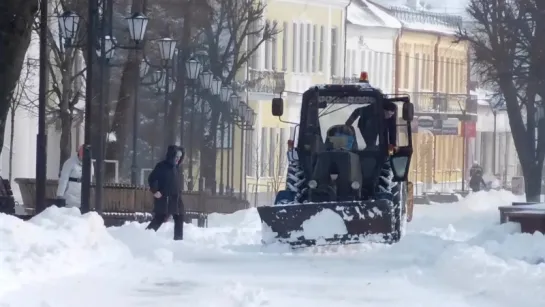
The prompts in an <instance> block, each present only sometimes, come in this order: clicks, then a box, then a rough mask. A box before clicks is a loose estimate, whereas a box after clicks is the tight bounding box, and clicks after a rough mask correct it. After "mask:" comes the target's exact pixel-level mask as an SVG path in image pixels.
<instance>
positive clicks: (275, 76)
mask: <svg viewBox="0 0 545 307" xmlns="http://www.w3.org/2000/svg"><path fill="white" fill-rule="evenodd" d="M233 86H234V87H235V88H236V89H237V91H248V92H254V93H270V94H280V93H282V92H283V91H284V90H285V89H286V80H285V73H284V72H283V71H265V70H256V69H249V70H248V79H247V80H245V81H242V82H240V81H237V82H234V84H233Z"/></svg>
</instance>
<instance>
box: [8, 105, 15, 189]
mask: <svg viewBox="0 0 545 307" xmlns="http://www.w3.org/2000/svg"><path fill="white" fill-rule="evenodd" d="M10 117H11V120H10V128H11V129H10V130H11V131H10V135H9V175H8V177H9V181H10V182H11V179H12V175H13V140H14V139H15V109H14V108H12V109H11V116H10Z"/></svg>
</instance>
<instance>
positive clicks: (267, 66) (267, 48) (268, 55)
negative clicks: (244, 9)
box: [264, 20, 272, 69]
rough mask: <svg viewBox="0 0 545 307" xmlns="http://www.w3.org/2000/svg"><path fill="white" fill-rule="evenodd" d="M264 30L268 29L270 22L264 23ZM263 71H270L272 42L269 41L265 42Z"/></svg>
mask: <svg viewBox="0 0 545 307" xmlns="http://www.w3.org/2000/svg"><path fill="white" fill-rule="evenodd" d="M265 23H266V26H265V28H266V29H269V28H270V25H271V23H270V21H268V20H267V21H266V22H265ZM264 45H265V69H271V51H272V46H271V45H272V41H271V40H270V39H268V40H266V41H265V44H264Z"/></svg>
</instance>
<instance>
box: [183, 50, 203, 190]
mask: <svg viewBox="0 0 545 307" xmlns="http://www.w3.org/2000/svg"><path fill="white" fill-rule="evenodd" d="M185 71H186V74H187V76H186V77H187V79H188V80H189V81H190V83H191V84H190V86H191V104H190V107H191V109H190V110H191V119H190V123H189V135H190V138H191V139H192V138H193V132H194V126H195V104H196V95H197V93H196V92H197V88H196V87H197V84H196V81H197V78H198V77H199V75H200V73H201V71H202V64H201V62H199V61H198V60H197V59H195V58H190V59H189V60H187V62H186V63H185ZM182 127H183V123H182ZM182 135H183V128H182ZM191 143H192V142H191ZM188 173H189V177H188V180H187V181H188V182H187V189H188V190H189V191H193V187H194V185H195V184H194V182H193V144H190V146H189V170H188Z"/></svg>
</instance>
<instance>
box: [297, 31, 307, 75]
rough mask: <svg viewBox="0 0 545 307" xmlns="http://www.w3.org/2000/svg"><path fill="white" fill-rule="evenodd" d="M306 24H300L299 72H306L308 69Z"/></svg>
mask: <svg viewBox="0 0 545 307" xmlns="http://www.w3.org/2000/svg"><path fill="white" fill-rule="evenodd" d="M305 29H306V27H305V25H304V24H300V25H299V60H298V61H299V72H306V70H307V67H306V66H307V61H305V55H306V54H307V53H306V50H305V49H306V44H305V40H306V35H305V34H306V32H305Z"/></svg>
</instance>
